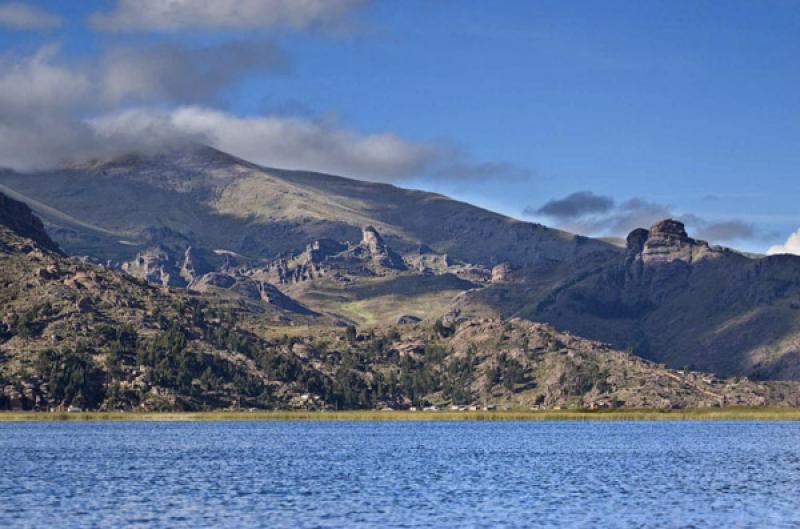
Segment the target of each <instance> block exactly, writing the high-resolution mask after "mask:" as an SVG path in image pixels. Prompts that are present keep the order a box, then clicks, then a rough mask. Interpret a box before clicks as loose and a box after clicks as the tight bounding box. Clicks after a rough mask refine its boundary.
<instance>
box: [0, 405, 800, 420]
mask: <svg viewBox="0 0 800 529" xmlns="http://www.w3.org/2000/svg"><path fill="white" fill-rule="evenodd" d="M665 420H666V421H670V420H672V421H692V420H695V421H800V408H695V409H685V410H651V409H632V410H548V411H530V410H519V411H513V410H511V411H438V412H429V411H413V412H412V411H378V410H367V411H359V410H353V411H324V412H321V411H255V412H248V411H204V412H72V413H68V412H55V413H54V412H33V411H23V412H0V423H2V422H76V421H77V422H108V421H112V422H125V421H133V422H138V421H142V422H204V421H375V422H385V421H399V422H403V421H405V422H408V421H448V422H452V421H665Z"/></svg>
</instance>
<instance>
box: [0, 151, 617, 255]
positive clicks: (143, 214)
mask: <svg viewBox="0 0 800 529" xmlns="http://www.w3.org/2000/svg"><path fill="white" fill-rule="evenodd" d="M0 186H2V187H0V191H1V192H5V193H7V194H9V195H10V196H12V197H13V198H16V199H18V200H23V201H25V202H26V203H28V204H29V205H30V206H31V207H32V208H33V210H34V211H36V212H37V214H39V215H41V216H42V218H43V219H44V220H45V223H46V225H47V227H48V230H49V232H50V233H51V235H52V236H53V238H54V239H55V240H56V241H57V242H58V243H59V244H60V245H61V246H62V247H63V248H64V249H65V250H66V251H67V252H68V253H69V254H72V255H90V256H93V257H96V258H98V259H101V260H116V261H127V260H130V259H132V258H134V256H135V255H136V254H137V253H139V252H141V251H145V250H147V249H148V248H150V247H155V246H162V247H164V248H165V249H166V250H167V251H173V250H176V249H177V250H180V251H181V252H182V251H185V249H186V248H187V247H188V246H192V247H193V248H196V249H204V250H210V251H217V252H221V251H224V252H230V253H232V254H234V255H237V256H240V257H241V258H243V259H264V258H273V257H277V256H279V255H282V254H285V253H287V252H296V251H301V250H302V249H303V248H304V247H305V246H306V245H307V244H310V243H312V242H314V241H316V240H320V239H332V240H336V241H348V240H358V239H360V238H361V231H362V228H363V227H364V226H367V225H371V226H374V228H375V229H377V230H378V231H379V232H380V233H381V234H382V235H383V237H385V238H386V240H387V242H388V243H389V244H390V245H391V246H392V247H393V248H394V249H395V250H396V251H399V252H401V253H404V252H406V251H409V250H414V249H417V248H419V246H420V244H424V245H426V246H428V247H430V248H431V249H433V250H434V251H436V252H438V253H441V254H447V255H448V256H450V257H451V258H453V259H457V260H463V261H466V262H470V263H475V264H482V265H487V266H493V265H495V264H498V263H501V262H503V261H514V262H537V261H543V260H560V261H574V260H575V259H580V258H583V257H585V256H587V255H589V254H592V253H600V254H614V253H618V250H616V249H615V248H614V247H613V246H611V245H608V244H605V243H603V242H600V241H595V240H592V239H587V238H584V237H579V236H575V235H572V234H569V233H566V232H563V231H558V230H553V229H549V228H546V227H544V226H541V225H538V224H532V223H528V222H520V221H516V220H513V219H510V218H508V217H504V216H502V215H499V214H496V213H492V212H490V211H486V210H483V209H480V208H477V207H474V206H471V205H469V204H464V203H462V202H457V201H454V200H450V199H448V198H446V197H443V196H441V195H437V194H433V193H425V192H421V191H413V190H407V189H402V188H398V187H395V186H392V185H388V184H377V183H369V182H361V181H357V180H351V179H347V178H341V177H337V176H331V175H325V174H319V173H310V172H303V171H286V170H279V169H272V168H265V167H260V166H257V165H255V164H252V163H249V162H246V161H244V160H240V159H238V158H235V157H233V156H230V155H228V154H225V153H222V152H220V151H217V150H214V149H212V148H210V147H203V146H189V147H185V148H182V149H179V150H168V151H165V152H161V153H157V154H150V155H135V156H134V155H131V156H124V157H120V158H115V159H111V160H98V161H93V162H90V163H85V164H79V165H74V166H71V167H68V168H64V169H61V170H58V171H50V172H43V173H35V174H19V173H14V172H10V171H6V172H4V173H0Z"/></svg>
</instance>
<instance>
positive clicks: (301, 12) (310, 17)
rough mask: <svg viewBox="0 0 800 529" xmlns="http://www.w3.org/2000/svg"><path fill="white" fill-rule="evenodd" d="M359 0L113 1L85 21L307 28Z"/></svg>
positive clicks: (127, 25)
mask: <svg viewBox="0 0 800 529" xmlns="http://www.w3.org/2000/svg"><path fill="white" fill-rule="evenodd" d="M362 3H364V2H363V0H119V2H118V4H117V6H116V7H115V9H113V10H112V11H110V12H104V13H95V14H93V15H92V16H91V17H90V23H91V24H92V25H93V26H94V27H95V28H97V29H101V30H105V31H136V30H155V31H173V30H180V29H185V28H207V29H213V28H216V29H248V28H267V27H272V26H289V27H293V28H307V27H310V26H317V25H326V24H330V23H332V22H335V21H338V20H340V19H341V17H342V16H343V15H345V14H346V13H347V12H349V11H350V10H352V9H353V8H354V7H356V6H358V5H359V4H362Z"/></svg>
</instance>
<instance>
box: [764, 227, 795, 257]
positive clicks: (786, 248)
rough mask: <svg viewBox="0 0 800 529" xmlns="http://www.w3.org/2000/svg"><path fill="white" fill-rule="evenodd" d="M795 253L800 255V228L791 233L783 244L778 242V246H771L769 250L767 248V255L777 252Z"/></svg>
mask: <svg viewBox="0 0 800 529" xmlns="http://www.w3.org/2000/svg"><path fill="white" fill-rule="evenodd" d="M785 253H789V254H793V255H800V230H797V231H796V232H794V233H792V234H791V235H789V238H788V239H786V242H785V243H783V244H778V245H776V246H771V247H770V248H769V250H767V255H776V254H785Z"/></svg>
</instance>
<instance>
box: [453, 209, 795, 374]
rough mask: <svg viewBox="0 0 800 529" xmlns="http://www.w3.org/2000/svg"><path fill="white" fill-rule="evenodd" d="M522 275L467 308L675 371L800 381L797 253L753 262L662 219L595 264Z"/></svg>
mask: <svg viewBox="0 0 800 529" xmlns="http://www.w3.org/2000/svg"><path fill="white" fill-rule="evenodd" d="M543 280H545V279H544V278H540V279H539V280H538V281H537V280H535V279H531V278H522V279H521V280H520V281H518V282H515V283H511V284H494V285H490V286H489V287H488V288H486V289H483V290H481V291H473V292H470V293H468V294H466V295H465V296H463V297H462V298H460V299H459V300H458V301H457V303H456V305H457V306H458V307H459V308H460V309H461V310H462V311H463V312H464V313H465V314H475V313H480V314H486V313H487V312H489V313H493V314H495V315H498V316H506V317H509V316H512V315H513V316H521V317H525V318H530V319H533V320H536V321H544V322H549V323H551V324H553V325H555V326H556V327H558V328H560V329H566V330H569V331H571V332H574V333H576V334H579V335H580V336H584V337H587V338H591V339H595V340H601V341H604V342H608V343H610V344H613V345H614V346H616V347H621V348H631V349H632V350H633V351H635V353H636V354H638V355H640V356H642V357H644V358H648V359H651V360H653V361H656V362H663V363H666V364H667V365H669V366H672V367H675V368H681V367H682V366H686V367H689V368H691V369H700V370H704V371H711V372H715V373H718V374H721V375H723V376H729V375H748V376H753V377H756V378H764V379H793V380H797V379H800V257H797V256H790V255H774V256H769V257H760V258H752V257H748V256H745V255H742V254H741V253H739V252H736V251H733V250H729V249H726V248H720V247H714V246H711V245H709V244H708V243H707V242H705V241H699V240H695V239H693V238H691V237H689V236H688V234H687V233H686V230H685V228H684V226H683V224H681V223H680V222H677V221H673V220H665V221H662V222H659V223H657V224H655V225H654V226H652V227H651V228H650V229H649V230H646V229H637V230H634V231H633V232H632V233H631V234H630V235H629V236H628V238H627V250H626V253H625V254H624V255H620V256H619V257H617V258H616V260H615V261H614V262H612V263H610V264H608V265H606V266H603V267H599V268H597V269H595V270H592V271H589V272H586V271H581V272H580V273H572V274H566V275H563V276H559V277H553V278H549V279H547V282H548V287H547V288H546V289H543V288H541V282H542V281H543Z"/></svg>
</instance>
